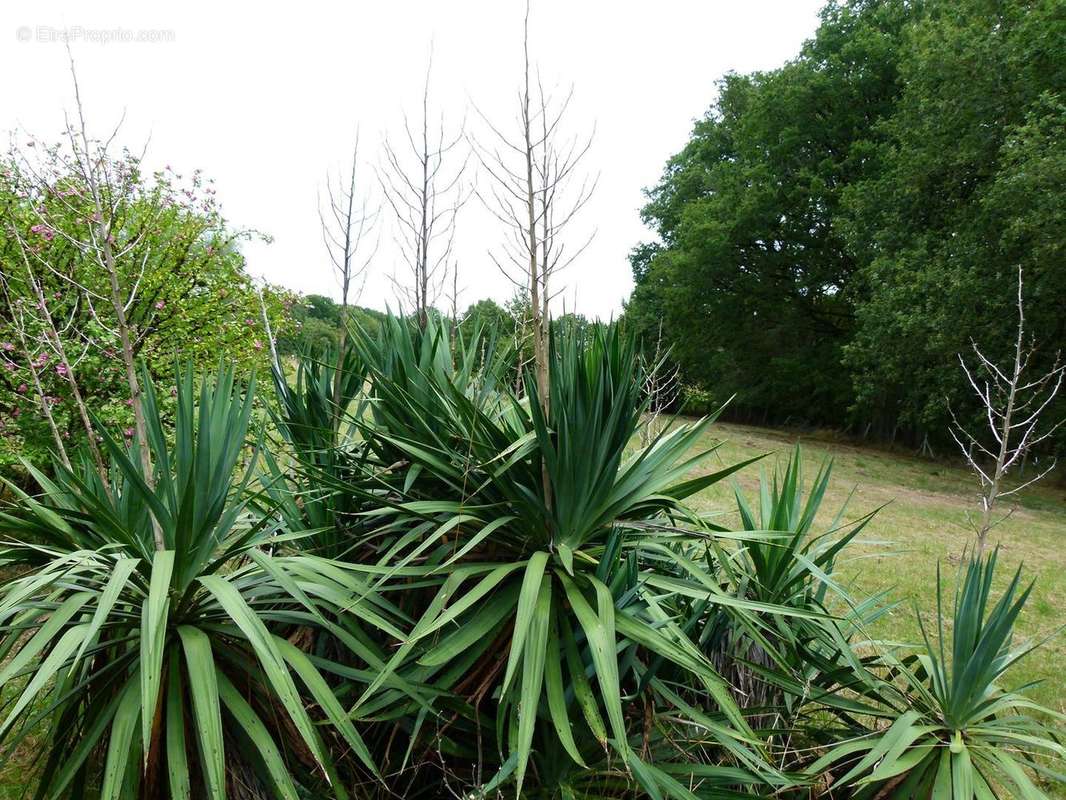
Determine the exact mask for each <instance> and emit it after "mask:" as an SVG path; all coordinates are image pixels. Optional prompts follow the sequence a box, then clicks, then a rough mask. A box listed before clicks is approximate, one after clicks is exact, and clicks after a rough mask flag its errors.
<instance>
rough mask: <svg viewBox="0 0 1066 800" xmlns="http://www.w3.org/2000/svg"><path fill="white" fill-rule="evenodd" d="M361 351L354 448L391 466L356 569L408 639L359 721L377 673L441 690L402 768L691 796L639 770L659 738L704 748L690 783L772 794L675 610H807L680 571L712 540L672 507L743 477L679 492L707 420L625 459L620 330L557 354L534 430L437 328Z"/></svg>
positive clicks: (628, 351)
mask: <svg viewBox="0 0 1066 800" xmlns="http://www.w3.org/2000/svg"><path fill="white" fill-rule="evenodd" d="M355 347H356V348H357V349H358V350H359V351H360V352H361V353H362V355H363V358H364V360H365V361H366V363H367V364H368V365H369V373H368V374H369V380H370V384H371V388H370V397H369V399H368V404H369V407H370V410H371V414H370V418H371V419H372V422H368V423H367V424H366V425H365V430H364V435H365V436H366V437H367V439H368V441H369V442H370V446H371V447H372V448H373V449H374V450H375V451H376V453H377V458H378V460H379V462H380V463H382V464H390V465H392V470H391V477H390V479H389V480H390V486H391V493H390V497H391V499H389V500H387V501H386V502H385V504H384V507H383V508H382V509H381V510H380V511H378V512H375V513H374V514H373V516H374V517H375V518H378V519H379V520H380V526H379V528H378V529H377V530H376V531H375V532H374V534H373V535H372V536H369V537H367V542H368V543H371V544H372V545H373V546H374V547H375V548H376V549H377V552H378V556H377V558H376V559H375V562H374V563H373V564H371V565H364V567H363V569H364V570H365V571H366V572H367V573H370V574H374V575H376V576H377V577H376V579H375V586H376V587H377V588H378V589H380V590H382V591H384V590H385V589H390V590H392V589H395V590H400V589H403V592H402V594H403V595H404V598H405V600H404V602H405V604H406V605H405V608H406V610H408V611H409V612H410V613H411V614H412V616H414V617H415V618H416V622H415V624H414V626H413V628H412V630H411V632H410V634H409V635H408V636H407V637H406V639H405V641H404V642H403V644H402V645H401V646H400V647H399V648H397V650H396V652H395V653H394V654H393V656H392V658H391V659H390V660H389V662H388V664H387V666H386V669H385V670H383V671H382V673H381V674H380V675H379V676H378V678H377V679H376V680H375V681H372V682H371V683H370V685H369V686H367V688H366V689H365V691H364V692H363V695H362V697H361V698H359V699H358V700H357V702H356V704H355V706H354V710H355V711H356V712H357V713H360V714H371V713H381V712H382V710H383V707H382V701H381V700H380V699H378V700H375V699H374V694H375V692H376V690H377V689H378V688H379V686H380V685H381V684H382V683H383V682H384V681H386V680H388V679H390V677H391V676H394V675H402V677H403V678H404V679H405V680H407V681H409V682H411V683H421V684H426V685H430V684H431V685H432V686H433V688H434V690H435V691H438V692H443V694H442V695H441V698H440V700H439V702H438V704H437V705H438V708H439V709H440V710H439V711H438V712H437V717H436V719H437V725H436V726H435V728H433V729H432V730H430V728H432V727H433V726H431V725H430V724H429V722H427V720H429V721H430V722H431V721H432V719H433V718H432V717H428V718H427V717H426V716H425V715H424V714H422V715H419V716H418V717H417V719H415V717H414V715H413V714H412V717H411V720H410V721H409V722H408V723H406V728H407V732H408V736H407V737H405V741H406V743H407V746H408V755H409V756H410V757H412V758H413V757H415V756H412V755H411V752H412V750H414V749H415V748H416V747H419V746H425V745H419V744H418V742H419V734H420V732H421V733H423V734H424V736H423V737H422V740H423V741H424V742H432V744H433V747H432V748H430V747H428V746H425V749H426V751H427V755H434V756H435V755H436V754H435V753H432V752H430V751H431V750H432V749H435V748H440V749H441V751H442V752H444V753H450V754H452V755H455V754H461V757H462V758H464V759H466V762H467V763H468V764H476V765H477V769H472V770H471V771H470V773H468V774H467V775H465V776H464V778H465V779H466V780H468V781H470V782H471V783H477V782H478V781H477V777H476V775H477V772H478V770H479V769H480V768H481V766H482V765H481V763H480V762H482V761H483V762H485V763H486V765H488V766H490V767H492V769H489V770H488V772H487V773H486V774H485V777H486V778H490V780H488V782H487V783H485V785H484V787H483V788H491V787H495V786H499V785H500V784H501V783H503V782H505V781H510V782H512V783H513V785H514V786H516V787H517V788H518V790H519V791H522V792H523V796H525V795H527V794H530V795H531V793H532V792H533V791H534V789H532V788H531V787H529V786H528V785H527V784H528V783H529V781H528V774H529V771H530V768H531V764H532V765H533V769H534V770H535V773H536V775H537V780H536V782H535V783H536V785H537V786H538V787H539V790H540V791H544V792H546V793H551V792H553V791H557V790H558V791H564V789H565V787H567V786H570V790H571V791H576V790H574V789H573V786H572V785H571V784H570V783H569V781H571V779H574V780H578V781H581V782H584V781H587V780H588V779H589V777H590V776H591V775H596V774H600V775H611V776H613V777H612V778H611V780H610V781H608V782H607V783H606V784H605V785H604V786H603V787H602V788H603V791H604V792H606V793H607V794H608V795H610V794H612V793H613V792H615V791H619V790H618V788H617V787H618V786H622V787H623V789H622V790H621V791H626V789H625V787H630V786H632V782H633V781H634V780H636V782H637V783H638V784H639V785H641V786H642V787H643V788H644V790H645V791H647V792H648V793H649V794H650V795H652V796H655V797H659V796H663V795H669V796H673V797H685V798H689V797H693V796H694V795H693V792H692V790H691V789H690V788H688V786H687V785H686V784H685V783H684V782H682V781H679V780H677V779H676V778H674V777H672V776H671V774H670V770H671V763H670V760H669V758H654V759H653V758H651V757H650V756H651V753H652V752H653V751H655V750H658V751H659V754H660V756H661V755H662V753H664V752H666V751H670V752H671V753H673V754H674V755H675V756H676V755H677V749H676V747H672V745H671V734H676V735H677V737H678V738H680V737H682V736H683V737H684V738H686V739H687V740H693V739H698V740H699V742H698V744H694V745H693V749H692V753H693V754H694V755H693V757H696V758H705V759H706V758H707V756H706V755H704V756H700V755H698V753H699V752H700V751H702V752H703V753H704V754H707V753H713V755H712V756H710V760H709V761H707V763H706V764H705V765H704V767H705V769H704V772H705V776H704V778H702V779H701V780H702V781H703V783H704V784H705V785H706V786H720V785H721V784H722V783H729V784H732V785H734V786H736V785H740V784H745V783H771V784H773V783H777V784H781V783H784V782H785V778H784V776H782V775H781V774H780V773H779V772H778V771H777V770H776V769H775V768H774V767H772V766H770V765H769V764H768V763H767V762H766V760H765V758H764V755H763V753H762V748H761V744H760V743H759V741H758V739H757V737H755V735H754V734H753V732H752V731H751V729H750V727H749V726H748V724H747V721H746V720H745V718H744V715H743V714H742V713H741V712H740V710H739V708H738V707H737V705H736V703H735V702H734V700H733V697H732V695H731V693H730V691H729V690H728V687H727V686H726V685H725V683H724V682H723V680H722V679H721V678H720V677H719V675H718V674H717V673H716V672H715V670H714V668H713V666H712V664H711V662H710V661H709V660H708V659H707V658H706V656H705V655H704V654H703V653H702V652H700V650H699V649H698V647H696V646H695V644H694V643H693V642H692V641H691V639H690V638H689V636H688V635H687V634H686V632H685V631H683V630H682V629H681V627H680V626H679V625H678V624H677V621H676V619H675V615H674V613H673V608H672V606H671V603H672V598H673V597H674V596H675V595H676V594H678V593H681V594H683V595H687V596H689V597H696V598H699V599H701V600H710V601H712V602H714V603H716V604H722V605H725V606H728V607H730V608H731V609H732V610H733V611H734V613H737V614H747V615H749V616H750V617H751V619H750V620H749V621H750V623H751V624H752V625H756V624H758V623H757V621H756V620H755V619H754V615H755V614H756V613H757V612H759V611H771V610H772V611H778V612H780V613H782V614H786V615H789V614H793V613H801V614H802V613H805V612H794V611H793V610H792V609H788V608H783V607H776V606H775V607H771V606H769V605H767V604H762V603H759V602H757V601H752V600H750V599H748V598H743V597H736V596H735V595H733V594H731V593H729V592H726V591H724V590H723V589H722V587H721V586H720V583H719V581H718V579H717V577H716V576H714V575H712V574H711V573H710V571H709V570H708V569H707V568H706V566H705V565H702V566H701V564H700V563H698V562H697V561H695V560H693V559H692V558H690V557H689V556H690V549H691V546H692V542H693V541H695V540H700V541H702V540H705V539H706V538H707V537H709V536H710V535H711V534H710V532H708V531H707V530H706V529H685V530H679V529H677V528H675V527H673V526H672V523H676V522H681V521H684V520H685V519H687V518H688V516H689V515H688V512H687V511H686V510H685V508H684V506H683V505H682V501H683V500H684V499H685V498H686V497H688V496H689V495H691V494H692V493H694V492H696V491H698V490H700V489H701V488H703V487H705V486H708V485H710V484H712V483H713V482H715V481H717V480H720V479H721V478H723V477H725V476H726V475H728V474H730V473H732V472H733V471H734V470H736V469H739V468H740V467H742V466H743V464H740V465H737V466H735V467H731V468H729V469H726V470H723V471H721V472H719V473H715V474H712V475H707V476H703V477H700V478H696V479H686V476H687V473H689V471H690V470H691V469H692V468H693V467H694V466H695V465H696V464H697V463H699V461H700V460H701V459H702V458H703V457H705V456H706V455H707V453H706V452H696V453H695V454H693V452H692V450H693V447H694V445H695V443H696V441H697V439H698V438H699V437H700V436H701V434H702V433H703V431H704V430H705V428H706V425H707V424H708V421H702V422H699V423H696V424H692V425H678V426H675V427H673V428H672V429H671V430H669V431H668V432H665V433H663V434H662V435H660V436H659V437H657V438H656V439H655V440H654V441H653V442H652V443H651V445H650V446H649V447H647V448H643V449H638V450H636V451H633V452H630V451H629V450H628V448H629V446H630V443H631V441H632V439H633V436H634V433H635V432H636V431H637V427H638V425H639V424H640V416H641V411H642V410H643V409H642V404H641V399H640V386H641V381H640V379H639V376H638V375H637V374H636V373H635V366H634V364H635V359H634V358H633V353H632V347H631V345H630V344H629V343H628V342H627V341H626V340H625V338H624V337H623V336H622V335H621V334H619V333H618V332H617V331H616V330H608V331H606V332H602V331H600V332H594V333H593V334H591V336H590V337H589V338H588V339H579V338H575V337H561V338H559V339H557V340H556V341H555V342H554V343H553V349H552V362H551V369H550V382H551V397H552V402H551V407H550V411H549V413H548V414H547V415H545V414H544V413H543V412H542V411H541V406H540V404H539V403H538V402H530V401H529V400H528V399H519V398H516V397H513V396H511V395H510V394H509V393H508V392H506V391H505V390H504V389H502V387H501V386H500V385H499V382H497V381H495V380H494V376H493V374H492V373H491V371H489V372H482V373H478V371H477V369H483V367H484V364H485V363H486V360H485V359H484V358H482V357H480V356H479V354H480V353H481V352H482V349H481V347H480V346H479V344H478V343H477V342H476V341H468V342H465V343H464V345H463V347H462V348H459V349H458V350H459V354H458V355H457V356H456V357H455V358H453V357H452V355H451V349H450V347H449V345H448V342H447V332H446V330H445V329H444V328H443V327H440V326H435V325H434V323H432V322H430V324H428V325H427V326H426V328H425V330H415V329H412V328H410V327H407V326H405V325H403V324H402V323H399V322H394V323H393V324H392V325H386V327H385V332H384V333H383V334H382V336H381V338H380V339H379V340H377V341H376V342H372V341H367V340H365V339H363V340H360V341H357V342H356V344H355ZM464 354H468V355H464ZM469 354H473V355H469ZM475 356H477V357H475ZM472 364H477V365H479V366H478V368H473V367H471V365H472ZM526 392H527V398H528V397H535V393H536V386H535V383H534V382H533V381H532V380H529V381H527V382H526ZM545 477H547V480H545ZM354 490H355V491H358V487H356V488H355V489H354ZM703 547H704V549H705V544H704V545H703ZM667 668H669V670H670V671H669V674H667ZM445 709H446V710H445ZM492 711H494V712H495V713H494V714H493V713H491V712H492ZM392 713H394V714H395V709H393V711H392ZM493 723H494V724H493ZM694 731H698V735H695V736H694V735H693V732H694ZM486 741H488V742H491V741H494V742H495V746H492V745H491V744H485V742H486ZM415 755H417V752H416V753H415ZM653 762H654V763H653ZM597 764H598V765H600V766H599V767H597V768H596V769H595V770H593V771H591V772H590V771H589V770H587V769H585V767H586V765H587V766H589V767H590V768H591V767H592V765H597ZM674 766H676V765H674ZM493 769H495V770H496V772H495V776H494V777H493V776H492V775H493ZM610 786H614V787H615V788H614V789H610Z"/></svg>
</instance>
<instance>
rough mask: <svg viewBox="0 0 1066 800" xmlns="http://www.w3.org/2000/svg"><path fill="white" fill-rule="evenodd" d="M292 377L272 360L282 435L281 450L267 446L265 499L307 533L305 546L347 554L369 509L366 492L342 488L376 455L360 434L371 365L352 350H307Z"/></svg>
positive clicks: (292, 527)
mask: <svg viewBox="0 0 1066 800" xmlns="http://www.w3.org/2000/svg"><path fill="white" fill-rule="evenodd" d="M295 368H296V374H295V380H293V381H290V379H289V377H288V375H286V374H285V372H284V370H283V368H282V366H281V365H279V364H275V365H274V369H273V375H274V388H275V395H276V398H277V404H276V409H274V410H273V413H272V419H273V422H274V427H275V428H276V429H277V431H278V432H279V433H280V434H281V438H282V443H280V444H281V445H282V446H281V447H278V448H277V450H278V452H277V453H275V452H272V451H271V449H270V448H264V450H263V462H264V465H265V467H266V470H265V474H264V475H263V478H262V483H263V486H264V495H265V497H266V498H267V500H268V505H269V506H270V507H271V508H272V509H273V510H275V512H276V513H277V514H279V515H281V516H282V517H283V518H284V520H285V526H286V529H287V530H289V531H290V532H304V533H306V534H307V535H306V536H304V537H303V538H302V539H301V544H300V547H301V549H303V550H305V551H309V552H313V553H315V554H317V555H322V556H326V557H328V558H344V557H346V556H347V555H348V550H349V548H350V547H351V546H352V545H353V543H354V542H355V541H356V534H357V529H358V527H359V525H360V524H361V517H360V516H359V512H360V511H361V510H363V509H365V507H366V502H365V499H364V497H363V496H362V495H357V494H355V493H353V492H351V491H348V490H346V489H345V487H351V486H352V485H362V484H364V483H367V482H368V481H369V480H371V478H372V475H373V473H374V469H375V467H374V463H373V459H372V453H370V452H369V450H368V448H367V446H366V442H365V441H364V440H363V439H362V438H361V437H360V436H359V430H358V426H357V425H356V424H354V422H353V420H359V419H360V418H361V417H362V415H363V413H364V410H365V409H364V405H363V388H364V384H365V382H366V367H365V364H364V363H363V361H362V360H361V359H360V358H359V357H358V356H357V354H356V353H355V352H353V351H352V350H351V349H345V350H344V351H343V354H341V355H338V354H337V353H335V352H333V351H332V350H330V349H326V350H325V352H323V353H311V352H307V353H302V354H300V355H298V356H297V357H296V359H295Z"/></svg>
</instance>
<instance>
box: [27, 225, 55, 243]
mask: <svg viewBox="0 0 1066 800" xmlns="http://www.w3.org/2000/svg"><path fill="white" fill-rule="evenodd" d="M30 232H31V233H36V234H38V235H40V236H43V237H44V238H45V240H46V241H49V242H50V241H52V238H53V237H54V236H55V235H56V234H55V231H53V230H52V229H51V228H49V227H48V226H47V225H44V224H42V223H37V224H36V225H34V226H33V227H31V228H30Z"/></svg>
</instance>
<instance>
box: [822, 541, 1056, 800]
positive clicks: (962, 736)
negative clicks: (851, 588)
mask: <svg viewBox="0 0 1066 800" xmlns="http://www.w3.org/2000/svg"><path fill="white" fill-rule="evenodd" d="M997 557H998V553H996V552H993V553H992V554H991V555H989V556H988V557H987V559H976V558H975V559H972V560H969V561H968V563H967V564H966V566H965V573H964V574H963V575H962V576H961V579H960V581H959V583H958V586H957V588H956V592H955V603H954V613H953V626H952V629H951V631H950V633H948V632H946V631H945V619H944V617H945V614H944V611H943V609H942V606H941V602H940V601H941V598H942V587H941V580H940V574H939V570H938V572H937V633H936V637H935V639H934V637H932V636H931V635H930V634H929V633H928V632H927V631H926V630H925V628H924V625H922V637H923V639H924V644H925V649H924V651H923V652H921V653H919V654H918V655H912V656H909V657H906V658H902V659H897V658H895V657H893V656H892V655H891V654H890V655H887V656H885V662H886V665H887V670H888V678H889V680H888V681H887V682H886V683H885V684H884V686H883V687H882V694H883V696H884V697H885V698H887V699H889V701H890V702H892V703H893V710H892V712H891V713H892V715H893V717H894V721H893V722H892V724H891V725H890V726H889V727H887V728H886V729H884V730H881V731H878V732H877V733H875V734H871V735H868V736H863V737H859V738H857V739H856V740H854V741H850V742H847V743H844V744H840V745H837V746H835V747H833V748H832V749H830V750H829V752H828V753H827V754H826V755H825V756H824V757H823V758H821V759H819V760H818V761H817V762H815V763H814V764H812V765H811V767H810V770H809V771H810V772H811V773H818V772H822V771H824V770H826V769H827V768H830V767H839V768H840V769H841V772H842V773H843V774H840V775H839V777H838V778H837V780H836V782H835V783H837V784H841V785H847V784H852V785H854V787H855V788H854V796H855V797H857V798H873V797H892V798H900V799H901V800H902V798H934V800H940V798H950V800H971V798H978V800H988V799H989V798H1007V797H1020V798H1024V799H1025V800H1044V798H1046V795H1045V794H1044V792H1043V791H1042V790H1041V789H1040V788H1039V786H1038V783H1037V781H1036V780H1034V776H1042V777H1045V778H1049V779H1051V780H1053V781H1056V782H1062V781H1063V780H1066V775H1064V774H1063V773H1062V772H1061V767H1060V769H1055V768H1054V765H1055V764H1060V765H1061V763H1062V762H1063V760H1066V749H1064V748H1063V746H1062V745H1061V744H1060V742H1059V741H1058V738H1057V736H1056V735H1055V733H1054V730H1053V728H1052V727H1051V726H1050V725H1049V724H1048V722H1046V721H1045V720H1058V721H1062V720H1063V719H1064V717H1063V715H1061V714H1058V713H1057V712H1055V711H1052V710H1051V709H1048V708H1045V707H1043V706H1040V705H1038V704H1036V703H1034V702H1033V701H1032V700H1030V699H1029V698H1027V697H1026V696H1025V690H1026V689H1027V688H1030V687H1031V686H1032V684H1027V685H1026V686H1023V687H1021V688H1019V689H1017V690H1015V691H1006V690H1003V689H1001V688H1000V687H999V686H998V685H997V682H998V681H999V679H1000V678H1001V677H1002V676H1003V673H1004V672H1006V670H1008V669H1009V668H1010V667H1012V666H1014V665H1015V664H1017V663H1018V661H1019V660H1020V659H1022V658H1023V657H1024V656H1026V655H1027V654H1029V653H1031V652H1032V651H1033V650H1034V649H1035V648H1036V647H1037V643H1033V642H1027V643H1024V644H1021V645H1019V646H1014V644H1013V641H1012V639H1013V635H1012V634H1013V628H1014V623H1015V620H1016V619H1017V617H1018V614H1019V613H1020V612H1021V610H1022V607H1023V606H1024V605H1025V602H1026V600H1027V599H1028V597H1029V593H1030V591H1031V589H1032V585H1030V586H1028V587H1026V588H1024V589H1023V588H1022V587H1021V570H1020V568H1019V570H1018V571H1017V572H1015V574H1014V577H1013V578H1012V579H1011V581H1010V583H1009V584H1008V586H1007V588H1006V590H1005V591H1004V592H1003V594H1002V595H1001V596H1000V598H999V600H998V601H996V602H995V603H994V604H993V603H992V582H993V577H994V573H995V568H996V560H997ZM919 624H921V617H920V616H919ZM949 639H950V644H949ZM948 648H950V655H949V653H948V652H947V649H948ZM841 765H842V766H841Z"/></svg>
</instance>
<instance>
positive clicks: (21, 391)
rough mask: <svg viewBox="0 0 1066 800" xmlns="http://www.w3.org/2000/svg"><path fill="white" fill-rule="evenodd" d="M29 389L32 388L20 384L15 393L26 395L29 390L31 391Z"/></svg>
mask: <svg viewBox="0 0 1066 800" xmlns="http://www.w3.org/2000/svg"><path fill="white" fill-rule="evenodd" d="M29 388H30V387H29V386H27V385H26V384H24V383H20V384H19V385H18V388H17V389H15V391H16V392H18V393H19V394H26V390H27V389H29Z"/></svg>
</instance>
